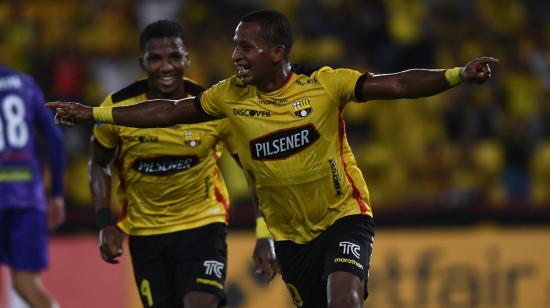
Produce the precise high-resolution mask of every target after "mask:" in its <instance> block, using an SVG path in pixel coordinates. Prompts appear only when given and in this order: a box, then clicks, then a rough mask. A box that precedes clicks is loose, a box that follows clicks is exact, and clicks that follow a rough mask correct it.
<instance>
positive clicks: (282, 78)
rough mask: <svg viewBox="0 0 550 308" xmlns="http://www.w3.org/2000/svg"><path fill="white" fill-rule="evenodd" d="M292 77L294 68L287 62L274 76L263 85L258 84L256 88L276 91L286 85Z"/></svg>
mask: <svg viewBox="0 0 550 308" xmlns="http://www.w3.org/2000/svg"><path fill="white" fill-rule="evenodd" d="M290 78H292V68H291V65H290V63H286V64H284V65H282V66H281V68H280V69H277V70H276V71H275V72H274V74H273V78H270V80H268V81H267V82H266V83H265V84H263V85H256V88H258V90H260V91H262V92H264V93H270V92H274V91H277V90H279V89H281V88H282V87H284V86H285V85H286V84H287V82H288V81H289V80H290Z"/></svg>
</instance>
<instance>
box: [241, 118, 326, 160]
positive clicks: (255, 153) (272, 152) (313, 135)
mask: <svg viewBox="0 0 550 308" xmlns="http://www.w3.org/2000/svg"><path fill="white" fill-rule="evenodd" d="M319 137H320V135H319V132H318V131H317V129H315V127H314V126H313V124H311V123H310V124H307V125H304V126H299V127H293V128H289V129H284V130H279V131H276V132H273V133H271V134H268V135H265V136H262V137H260V138H257V139H254V140H251V141H250V152H251V154H252V158H254V159H256V160H275V159H285V158H287V157H289V156H292V155H294V154H296V153H298V152H300V151H302V150H304V149H305V148H307V147H308V146H310V145H312V144H313V143H315V141H317V140H318V139H319Z"/></svg>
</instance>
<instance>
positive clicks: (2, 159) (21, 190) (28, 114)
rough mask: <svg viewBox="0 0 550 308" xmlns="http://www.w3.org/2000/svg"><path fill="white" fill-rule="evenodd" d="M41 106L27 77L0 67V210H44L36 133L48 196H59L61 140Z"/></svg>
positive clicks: (39, 95) (49, 114) (40, 98)
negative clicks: (45, 163)
mask: <svg viewBox="0 0 550 308" xmlns="http://www.w3.org/2000/svg"><path fill="white" fill-rule="evenodd" d="M44 103H45V102H44V95H43V94H42V91H41V90H40V88H39V87H38V86H37V85H36V83H35V82H34V80H33V79H32V78H31V77H29V76H27V75H24V74H21V73H18V72H15V71H12V70H9V69H6V68H4V67H0V210H2V209H8V208H11V209H15V208H18V209H22V208H36V209H39V210H45V209H46V205H45V194H44V184H43V179H42V166H41V163H40V157H39V155H38V151H37V145H36V140H35V138H36V137H37V133H38V134H39V136H41V137H42V136H43V137H44V138H45V139H46V140H45V143H46V145H47V148H48V158H49V166H50V170H51V174H52V191H51V194H52V195H62V192H63V190H62V188H63V183H62V181H63V168H64V162H65V157H64V148H63V139H62V135H61V131H60V129H59V128H58V127H57V126H56V125H55V123H54V121H53V113H52V112H51V111H50V110H49V109H47V108H46V107H45V106H44Z"/></svg>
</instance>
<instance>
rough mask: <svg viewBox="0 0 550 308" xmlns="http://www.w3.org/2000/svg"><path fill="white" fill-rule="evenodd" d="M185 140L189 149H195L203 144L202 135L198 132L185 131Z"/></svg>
mask: <svg viewBox="0 0 550 308" xmlns="http://www.w3.org/2000/svg"><path fill="white" fill-rule="evenodd" d="M183 138H184V142H185V145H187V146H189V147H192V148H194V147H196V146H198V145H199V144H201V135H200V133H198V132H193V131H189V130H188V131H185V132H184V133H183Z"/></svg>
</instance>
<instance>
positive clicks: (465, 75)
mask: <svg viewBox="0 0 550 308" xmlns="http://www.w3.org/2000/svg"><path fill="white" fill-rule="evenodd" d="M498 62H499V60H498V59H496V58H492V57H481V58H476V59H473V60H472V61H470V62H468V64H466V65H465V66H464V67H463V68H462V71H461V72H460V79H462V81H463V82H472V83H484V82H485V81H487V80H488V79H489V78H491V65H495V64H497V63H498Z"/></svg>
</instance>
